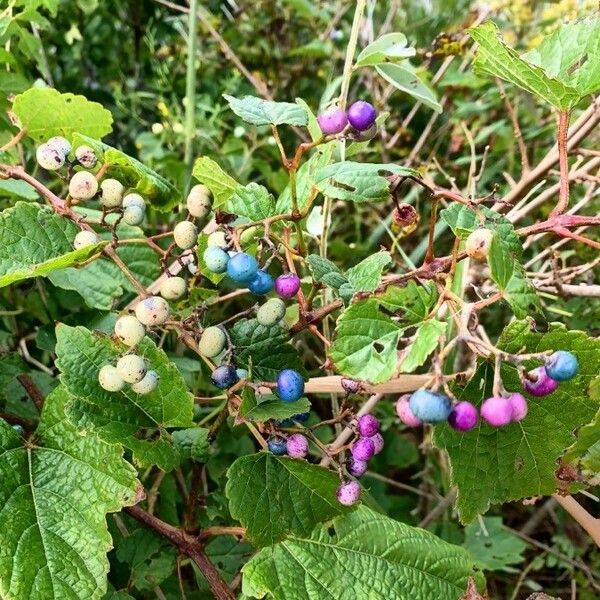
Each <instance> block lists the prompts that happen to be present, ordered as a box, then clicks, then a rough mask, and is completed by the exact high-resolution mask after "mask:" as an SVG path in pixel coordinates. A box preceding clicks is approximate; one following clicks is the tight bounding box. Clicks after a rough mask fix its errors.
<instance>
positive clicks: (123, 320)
mask: <svg viewBox="0 0 600 600" xmlns="http://www.w3.org/2000/svg"><path fill="white" fill-rule="evenodd" d="M145 335H146V328H145V327H144V326H143V325H142V324H141V323H140V322H139V321H138V319H137V318H136V317H134V316H133V315H123V316H122V317H119V318H118V319H117V322H116V323H115V336H116V337H117V338H118V339H119V340H121V341H122V342H123V343H124V344H125V345H126V346H129V347H130V348H133V346H137V345H138V344H139V343H140V342H141V341H142V340H143V339H144V336H145Z"/></svg>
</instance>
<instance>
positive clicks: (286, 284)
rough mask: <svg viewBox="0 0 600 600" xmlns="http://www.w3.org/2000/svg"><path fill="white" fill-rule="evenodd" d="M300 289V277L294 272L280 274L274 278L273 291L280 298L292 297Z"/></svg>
mask: <svg viewBox="0 0 600 600" xmlns="http://www.w3.org/2000/svg"><path fill="white" fill-rule="evenodd" d="M299 289H300V277H298V275H296V274H295V273H286V274H285V275H280V276H279V277H278V278H277V279H276V280H275V291H276V292H277V294H278V295H279V296H281V297H282V298H293V297H294V296H295V295H296V294H297V293H298V290H299Z"/></svg>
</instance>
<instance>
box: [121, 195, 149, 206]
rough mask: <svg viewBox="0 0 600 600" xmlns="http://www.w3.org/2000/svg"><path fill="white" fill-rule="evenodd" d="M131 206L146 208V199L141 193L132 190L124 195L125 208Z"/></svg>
mask: <svg viewBox="0 0 600 600" xmlns="http://www.w3.org/2000/svg"><path fill="white" fill-rule="evenodd" d="M130 206H139V207H140V208H146V201H145V200H144V199H143V198H142V197H141V196H140V195H139V194H136V193H135V192H131V193H130V194H126V195H125V196H123V208H129V207H130Z"/></svg>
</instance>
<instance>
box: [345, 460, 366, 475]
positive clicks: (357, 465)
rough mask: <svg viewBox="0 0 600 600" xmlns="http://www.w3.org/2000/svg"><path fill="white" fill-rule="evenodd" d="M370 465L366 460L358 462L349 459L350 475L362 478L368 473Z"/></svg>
mask: <svg viewBox="0 0 600 600" xmlns="http://www.w3.org/2000/svg"><path fill="white" fill-rule="evenodd" d="M368 466H369V465H368V463H367V461H366V460H357V459H356V458H352V457H350V458H349V459H348V473H350V475H353V476H354V477H360V476H361V475H364V474H365V473H366V472H367V467H368Z"/></svg>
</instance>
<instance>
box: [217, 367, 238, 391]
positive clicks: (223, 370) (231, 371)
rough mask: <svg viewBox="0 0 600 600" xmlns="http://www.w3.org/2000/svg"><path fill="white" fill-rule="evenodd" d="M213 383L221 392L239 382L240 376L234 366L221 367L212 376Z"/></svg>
mask: <svg viewBox="0 0 600 600" xmlns="http://www.w3.org/2000/svg"><path fill="white" fill-rule="evenodd" d="M210 378H211V380H212V382H213V383H214V384H215V385H216V386H217V387H218V388H219V389H221V390H224V389H226V388H229V387H231V386H232V385H233V384H234V383H236V382H237V381H238V379H239V378H238V375H237V373H236V370H235V367H234V366H233V365H221V366H220V367H217V368H216V369H215V370H214V371H213V372H212V374H211V376H210Z"/></svg>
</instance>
